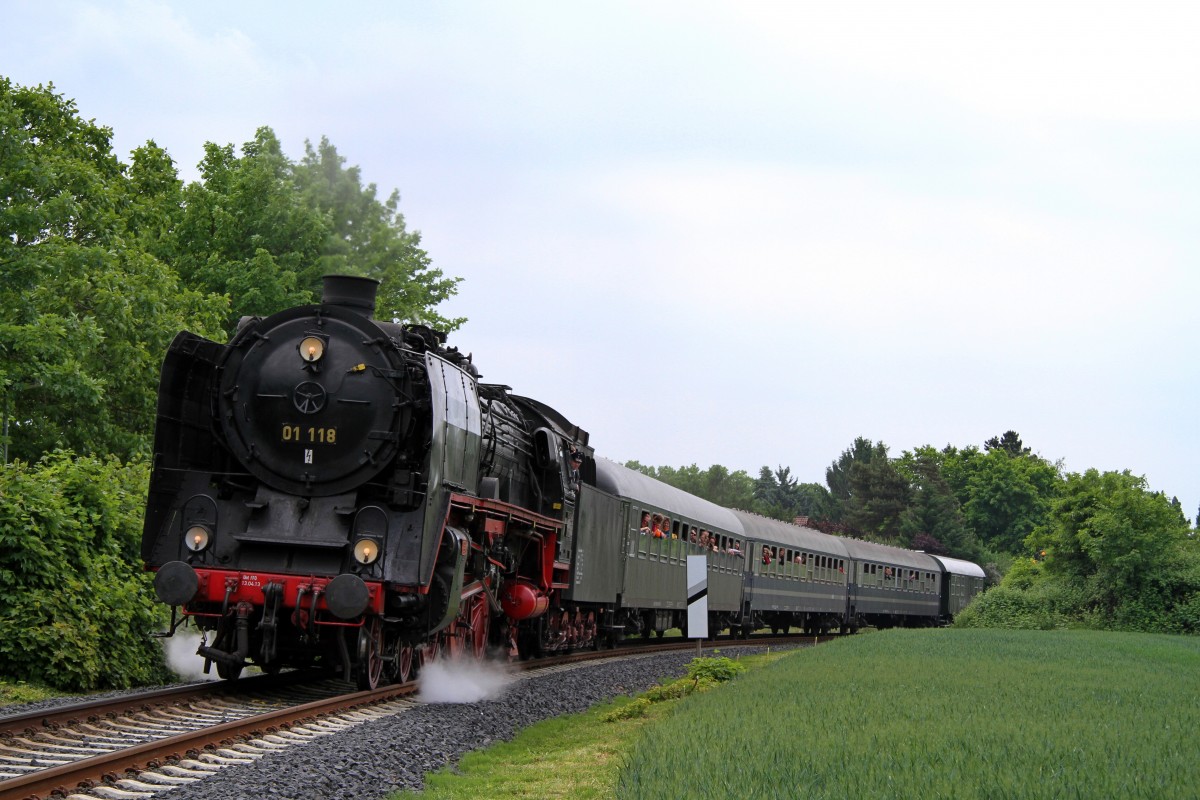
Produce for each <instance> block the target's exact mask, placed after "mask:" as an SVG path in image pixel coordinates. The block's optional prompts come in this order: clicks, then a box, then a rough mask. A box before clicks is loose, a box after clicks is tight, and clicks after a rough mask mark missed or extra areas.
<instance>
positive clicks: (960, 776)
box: [402, 630, 1200, 800]
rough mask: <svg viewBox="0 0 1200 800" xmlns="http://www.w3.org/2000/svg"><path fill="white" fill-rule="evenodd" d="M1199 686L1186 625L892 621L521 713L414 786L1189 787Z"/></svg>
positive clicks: (614, 792)
mask: <svg viewBox="0 0 1200 800" xmlns="http://www.w3.org/2000/svg"><path fill="white" fill-rule="evenodd" d="M1198 698H1200V639H1197V638H1194V637H1170V636H1153V635H1143V634H1112V633H1097V632H1086V631H1062V632H1042V631H997V630H930V631H890V632H886V633H879V634H871V635H867V636H859V637H854V638H853V639H848V640H841V641H837V642H833V643H831V644H827V645H823V646H821V647H819V648H811V649H806V650H803V651H800V652H797V653H794V654H791V655H788V656H786V657H784V658H782V659H780V660H778V662H776V663H773V664H770V665H769V666H767V667H765V668H763V669H758V670H754V671H752V672H750V673H749V674H747V675H745V676H743V677H741V678H738V679H737V680H735V681H734V682H732V683H731V684H728V685H726V686H723V687H721V688H719V689H716V690H714V691H711V692H707V693H704V694H699V695H693V696H692V697H689V698H686V699H684V700H680V701H672V702H668V703H656V704H654V705H652V706H651V711H650V714H649V716H647V717H643V718H635V719H630V720H622V721H618V722H604V721H602V719H601V717H602V714H603V712H602V711H601V710H593V711H591V712H589V713H587V714H582V715H577V716H575V717H569V718H563V719H558V720H553V721H551V722H548V723H544V724H542V725H538V726H535V727H534V728H531V729H530V730H529V731H526V732H525V733H523V734H522V735H521V736H519V737H518V738H517V739H516V740H515V741H513V742H510V743H507V744H504V745H499V746H497V747H494V748H491V749H489V750H487V751H484V752H482V753H477V754H473V755H471V756H468V757H467V758H466V759H464V760H463V762H462V764H460V765H459V767H458V769H457V770H456V771H447V772H444V773H440V774H438V775H435V776H431V778H430V780H429V788H428V789H427V791H426V792H425V793H424V796H425V797H426V798H431V800H434V799H436V800H444V799H445V798H469V797H479V796H490V797H529V798H534V797H538V798H543V797H544V798H551V797H570V798H601V797H614V796H615V797H620V798H659V797H662V798H676V797H688V798H690V797H712V798H726V797H728V798H758V797H762V798H767V797H780V798H785V797H786V798H806V800H819V799H820V798H851V797H852V798H888V799H889V800H895V799H896V798H923V800H924V799H927V798H953V799H954V800H969V799H970V798H989V799H990V798H1011V799H1013V800H1021V799H1022V798H1052V797H1053V798H1058V797H1063V798H1154V799H1155V800H1159V798H1163V799H1166V798H1194V797H1196V792H1197V788H1196V787H1197V786H1200V743H1198V741H1197V738H1196V734H1197V732H1198V731H1200V699H1198ZM628 702H631V701H629V700H628V699H625V700H622V701H618V704H620V703H628ZM456 772H457V773H458V774H456ZM402 796H403V795H402Z"/></svg>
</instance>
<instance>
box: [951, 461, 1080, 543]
mask: <svg viewBox="0 0 1200 800" xmlns="http://www.w3.org/2000/svg"><path fill="white" fill-rule="evenodd" d="M1060 482H1061V478H1060V477H1059V473H1058V468H1057V467H1055V466H1054V465H1052V464H1049V463H1047V462H1046V461H1044V460H1043V459H1041V458H1038V457H1036V456H1020V457H1014V456H1012V455H1010V454H1009V451H1007V450H1005V449H1003V448H1001V449H993V450H991V451H989V452H988V453H987V455H984V456H982V457H980V458H978V459H977V460H976V462H975V463H974V464H973V467H972V474H971V476H970V478H969V479H968V481H967V491H968V495H969V496H968V500H967V502H966V503H965V504H964V506H963V512H964V515H965V518H966V522H967V525H968V526H969V527H970V528H971V530H972V531H974V532H975V535H976V536H978V537H979V539H980V541H982V542H983V543H984V544H985V545H987V546H989V547H992V548H994V549H996V550H1000V551H1003V552H1006V553H1013V554H1016V553H1020V552H1022V551H1023V550H1024V543H1025V539H1026V537H1027V536H1029V534H1030V533H1031V532H1032V531H1033V529H1034V528H1036V527H1037V526H1038V525H1041V524H1043V523H1044V522H1045V521H1046V515H1047V513H1048V512H1049V509H1050V503H1051V501H1052V500H1053V498H1054V497H1055V495H1056V494H1057V491H1058V488H1059V484H1060Z"/></svg>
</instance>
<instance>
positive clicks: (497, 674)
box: [417, 658, 515, 703]
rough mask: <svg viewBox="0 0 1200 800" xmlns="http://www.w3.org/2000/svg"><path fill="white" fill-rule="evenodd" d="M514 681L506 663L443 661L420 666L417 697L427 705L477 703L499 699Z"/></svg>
mask: <svg viewBox="0 0 1200 800" xmlns="http://www.w3.org/2000/svg"><path fill="white" fill-rule="evenodd" d="M514 680H515V678H514V676H513V675H512V673H511V671H510V669H509V667H508V665H507V664H502V663H498V662H494V661H482V662H481V661H471V660H468V659H448V658H442V659H438V660H437V661H435V662H433V663H432V664H426V665H425V666H423V667H421V674H420V677H419V678H418V679H417V685H418V686H419V687H420V694H419V695H418V696H419V698H420V699H421V700H422V701H423V702H426V703H475V702H478V701H480V700H488V699H490V698H493V697H498V696H499V695H500V694H501V692H503V691H504V687H506V686H508V684H510V683H512V682H513V681H514Z"/></svg>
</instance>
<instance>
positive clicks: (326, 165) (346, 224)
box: [293, 137, 466, 332]
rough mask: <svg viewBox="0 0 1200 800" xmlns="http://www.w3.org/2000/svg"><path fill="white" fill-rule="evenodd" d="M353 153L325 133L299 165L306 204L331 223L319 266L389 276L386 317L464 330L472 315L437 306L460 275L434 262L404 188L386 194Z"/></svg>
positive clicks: (382, 305) (383, 297) (384, 288)
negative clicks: (410, 224)
mask: <svg viewBox="0 0 1200 800" xmlns="http://www.w3.org/2000/svg"><path fill="white" fill-rule="evenodd" d="M345 161H346V160H345V159H344V158H343V157H342V156H340V155H339V154H338V152H337V149H336V148H335V147H334V146H333V145H332V144H330V143H329V140H328V139H326V138H325V137H321V142H320V144H319V145H318V146H317V147H316V148H313V146H312V144H311V143H310V142H305V146H304V158H303V159H301V160H300V162H299V163H298V164H296V165H295V167H294V169H293V174H294V177H295V182H296V186H297V187H298V188H299V190H300V192H301V194H302V195H303V197H304V199H305V202H306V204H307V205H308V206H309V207H311V208H315V209H317V210H319V211H320V212H321V213H322V214H324V215H325V218H326V221H327V223H328V225H329V228H328V231H327V234H326V237H325V241H324V243H323V245H322V247H321V253H320V256H319V258H318V259H317V270H316V273H317V274H318V275H326V274H339V275H341V274H354V275H363V276H366V277H370V278H375V279H376V280H379V281H381V284H382V285H381V286H380V292H379V297H378V299H377V305H378V308H379V315H380V316H381V317H384V318H394V319H398V320H414V321H420V322H423V323H425V324H427V325H430V326H432V327H434V328H436V329H438V330H442V331H447V332H449V331H453V330H457V329H458V328H459V327H461V326H462V323H463V322H465V321H466V320H465V319H464V318H461V317H460V318H455V319H447V318H445V317H442V316H441V315H439V314H437V313H436V312H435V311H434V308H435V307H436V306H437V305H438V304H439V303H441V302H442V301H443V300H446V299H448V298H450V297H451V296H452V295H454V294H455V293H457V291H458V283H459V280H460V279H458V278H446V277H444V275H443V273H442V271H441V270H439V269H434V268H433V267H432V266H431V262H430V259H429V255H428V254H427V253H426V252H425V251H424V250H423V249H422V248H421V246H420V244H421V234H420V233H418V232H417V231H409V230H408V229H407V227H406V225H405V221H404V215H402V214H401V213H400V212H399V207H400V193H399V192H398V191H393V192H392V194H391V195H390V196H389V197H388V199H387V200H386V201H384V202H380V201H379V200H378V199H377V198H376V196H375V194H376V187H375V184H373V183H371V184H367V185H366V186H363V183H362V177H361V173H360V170H359V168H358V167H346V166H345ZM307 288H309V289H311V290H314V291H315V290H317V289H318V288H319V287H318V286H316V285H315V284H310V285H307Z"/></svg>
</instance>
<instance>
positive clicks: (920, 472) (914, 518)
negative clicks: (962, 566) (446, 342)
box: [898, 447, 981, 561]
mask: <svg viewBox="0 0 1200 800" xmlns="http://www.w3.org/2000/svg"><path fill="white" fill-rule="evenodd" d="M941 461H942V458H941V454H940V453H938V451H936V450H934V449H933V448H932V447H924V448H918V449H917V451H916V452H914V453H905V454H904V456H903V457H902V458H901V460H900V463H899V464H898V467H900V468H901V469H902V471H903V472H905V473H906V474H907V475H908V476H909V481H910V484H909V485H910V488H911V490H912V495H911V497H912V499H911V502H910V505H909V506H908V508H906V509H905V510H904V512H903V513H902V514H901V517H900V533H901V535H902V536H903V537H904V538H907V539H908V540H909V542H910V543H911V545H912V546H913V547H914V548H916V549H919V550H925V551H927V552H932V553H937V554H946V555H952V556H954V557H956V558H966V559H968V560H971V561H978V560H979V559H980V555H981V550H980V546H979V541H978V540H977V539H976V538H975V536H974V535H973V534H972V533H971V532H970V531H969V530H968V529H967V526H966V522H965V520H964V519H963V514H962V510H961V508H960V507H959V504H958V499H957V498H956V497H955V496H954V492H952V491H951V489H950V485H949V483H947V482H946V479H945V478H944V477H942V470H941Z"/></svg>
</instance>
